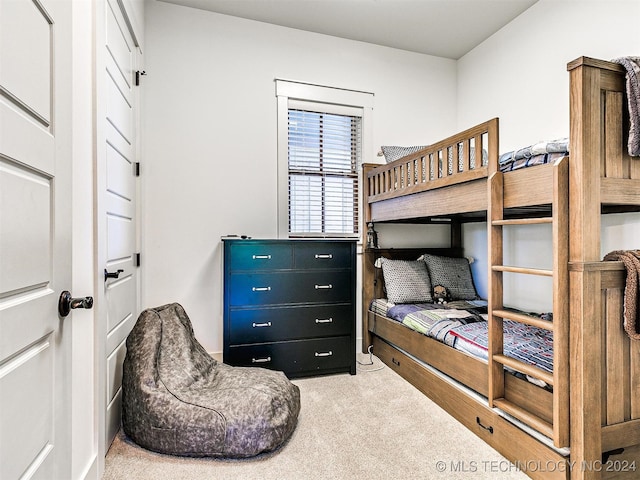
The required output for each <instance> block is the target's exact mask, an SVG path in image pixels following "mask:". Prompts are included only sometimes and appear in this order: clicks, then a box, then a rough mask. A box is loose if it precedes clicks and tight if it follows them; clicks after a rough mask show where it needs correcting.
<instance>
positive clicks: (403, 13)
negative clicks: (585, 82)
mask: <svg viewBox="0 0 640 480" xmlns="http://www.w3.org/2000/svg"><path fill="white" fill-rule="evenodd" d="M162 1H166V2H168V3H174V4H178V5H184V6H188V7H193V8H199V9H202V10H209V11H212V12H217V13H221V14H225V15H232V16H235V17H241V18H246V19H250V20H256V21H259V22H266V23H271V24H274V25H280V26H283V27H290V28H296V29H299V30H306V31H309V32H316V33H322V34H325V35H332V36H334V37H341V38H347V39H350V40H359V41H362V42H367V43H373V44H376V45H383V46H387V47H393V48H399V49H402V50H408V51H411V52H418V53H424V54H427V55H435V56H438V57H445V58H451V59H458V58H460V57H462V56H463V55H464V54H466V53H467V52H469V51H470V50H472V49H473V48H474V47H475V46H477V45H479V44H480V43H482V42H483V41H484V40H486V39H487V38H489V37H490V36H491V35H492V34H493V33H495V32H496V31H498V30H499V29H500V28H502V27H503V26H504V25H506V24H507V23H509V22H510V21H511V20H513V19H514V18H515V17H517V16H518V15H520V14H521V13H522V12H524V11H525V10H526V9H528V8H529V7H530V6H531V5H533V4H534V3H536V2H537V1H538V0H162Z"/></svg>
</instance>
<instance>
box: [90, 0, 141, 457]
mask: <svg viewBox="0 0 640 480" xmlns="http://www.w3.org/2000/svg"><path fill="white" fill-rule="evenodd" d="M127 4H128V3H123V2H119V1H116V0H106V1H105V2H104V4H103V5H104V10H103V11H102V13H103V14H104V21H103V22H102V23H101V26H102V27H103V28H104V30H103V32H104V37H103V38H104V45H103V46H102V50H101V52H99V54H98V64H102V65H104V69H102V68H98V70H97V75H99V76H100V78H99V79H98V82H99V83H98V95H99V97H98V98H99V102H100V103H99V107H98V122H99V124H100V127H101V132H100V133H101V134H102V135H104V136H103V137H99V138H98V160H97V166H96V170H97V180H96V182H97V215H98V221H97V222H98V236H97V238H98V269H99V275H100V280H99V281H100V282H101V283H102V287H103V288H102V289H100V300H101V302H100V305H101V307H100V313H99V318H100V328H99V332H100V333H99V336H100V337H101V342H100V343H101V345H100V348H101V352H100V354H99V355H100V357H101V362H102V363H101V368H100V376H101V377H102V379H101V383H102V384H101V388H102V390H101V391H100V395H101V397H102V402H104V403H101V410H103V411H104V426H105V428H104V430H103V431H104V432H105V437H104V451H105V452H106V450H107V449H108V447H109V445H110V444H111V442H112V440H113V438H114V437H115V435H116V434H117V432H118V430H119V428H120V419H121V393H122V389H121V386H122V362H123V360H124V356H125V353H126V346H125V342H126V338H127V336H128V334H129V332H130V331H131V329H132V328H133V325H134V324H135V321H136V319H137V315H138V311H139V298H138V297H139V273H138V272H139V270H140V269H139V268H138V261H137V252H139V249H138V177H137V162H138V158H139V147H138V143H139V142H138V137H139V135H138V128H137V122H138V116H139V112H138V110H139V95H140V93H139V92H140V88H141V87H140V86H139V85H136V71H137V70H138V69H139V65H138V64H139V63H140V49H139V48H138V46H137V42H136V39H135V38H134V36H133V34H132V29H131V28H132V27H131V22H130V18H129V17H128V12H127V10H126V9H125V5H127Z"/></svg>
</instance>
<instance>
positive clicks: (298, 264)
mask: <svg viewBox="0 0 640 480" xmlns="http://www.w3.org/2000/svg"><path fill="white" fill-rule="evenodd" d="M294 265H295V268H300V269H307V270H308V269H314V268H345V267H346V268H351V245H350V244H349V243H343V242H339V241H338V242H308V243H307V242H299V243H297V244H296V245H295V248H294Z"/></svg>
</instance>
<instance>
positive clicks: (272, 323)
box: [228, 304, 353, 345]
mask: <svg viewBox="0 0 640 480" xmlns="http://www.w3.org/2000/svg"><path fill="white" fill-rule="evenodd" d="M229 315H230V320H231V321H230V323H229V339H228V341H229V342H230V344H231V345H239V344H247V343H264V342H276V341H279V340H294V339H300V338H315V337H332V336H339V335H351V330H352V329H353V306H352V305H350V304H343V305H321V306H301V307H277V308H261V309H243V310H231V312H229Z"/></svg>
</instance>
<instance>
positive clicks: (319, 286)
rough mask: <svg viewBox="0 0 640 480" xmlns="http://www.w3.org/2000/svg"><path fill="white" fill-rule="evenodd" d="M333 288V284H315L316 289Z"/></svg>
mask: <svg viewBox="0 0 640 480" xmlns="http://www.w3.org/2000/svg"><path fill="white" fill-rule="evenodd" d="M331 288H333V285H331V284H329V285H316V290H329V289H331Z"/></svg>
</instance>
